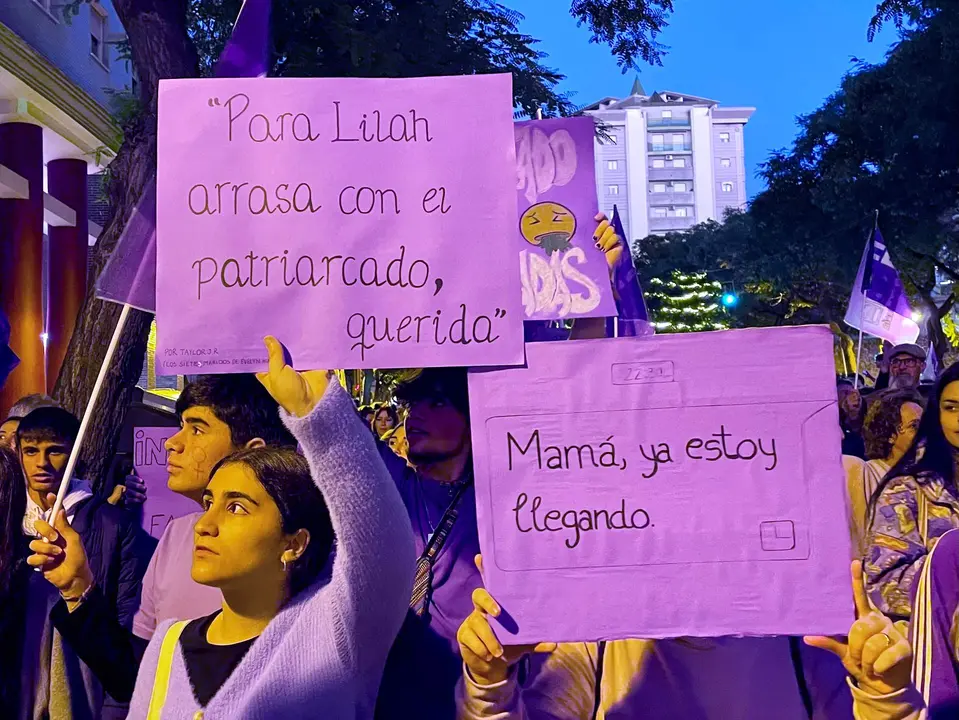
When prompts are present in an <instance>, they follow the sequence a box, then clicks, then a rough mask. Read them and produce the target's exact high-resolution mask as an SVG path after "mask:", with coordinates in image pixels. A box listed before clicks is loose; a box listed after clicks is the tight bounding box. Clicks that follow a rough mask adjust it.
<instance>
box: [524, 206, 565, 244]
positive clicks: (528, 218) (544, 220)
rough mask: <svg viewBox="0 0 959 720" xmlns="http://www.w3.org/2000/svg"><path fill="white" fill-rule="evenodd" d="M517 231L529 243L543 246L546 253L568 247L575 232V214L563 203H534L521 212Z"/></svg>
mask: <svg viewBox="0 0 959 720" xmlns="http://www.w3.org/2000/svg"><path fill="white" fill-rule="evenodd" d="M519 231H520V234H521V235H522V236H523V239H524V240H526V242H528V243H529V244H530V245H536V246H537V247H541V248H543V250H545V251H546V254H547V255H552V254H553V253H554V252H556V251H557V250H558V251H560V252H563V251H565V250H568V249H569V245H570V240H572V239H573V235H574V234H575V233H576V216H575V215H574V214H573V211H572V210H570V209H569V208H568V207H566V206H565V205H560V204H559V203H554V202H541V203H536V204H535V205H532V206H530V207H529V209H527V210H526V212H524V213H523V217H521V218H520V221H519Z"/></svg>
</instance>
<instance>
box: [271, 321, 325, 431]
mask: <svg viewBox="0 0 959 720" xmlns="http://www.w3.org/2000/svg"><path fill="white" fill-rule="evenodd" d="M263 342H264V344H265V345H266V349H267V352H268V353H269V356H270V369H269V371H268V372H261V373H257V374H256V377H257V380H259V381H260V382H261V383H262V384H263V387H265V388H266V389H267V391H268V392H269V393H270V395H271V396H272V397H273V399H274V400H276V402H277V403H278V404H279V406H280V407H281V408H283V409H284V410H286V411H287V412H288V413H290V414H291V415H294V416H296V417H306V416H307V415H309V414H310V412H311V411H312V410H313V408H314V407H316V404H317V403H318V402H319V401H320V399H321V398H322V397H323V393H325V392H326V388H327V386H328V385H329V384H330V374H329V373H328V372H327V371H325V370H311V371H308V372H297V371H296V370H294V369H293V368H292V367H291V366H290V364H289V363H288V362H287V360H286V356H285V353H284V350H283V346H282V345H281V344H280V342H279V340H277V339H276V338H275V337H272V336H269V335H268V336H267V337H265V338H264V339H263Z"/></svg>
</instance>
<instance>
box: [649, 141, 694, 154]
mask: <svg viewBox="0 0 959 720" xmlns="http://www.w3.org/2000/svg"><path fill="white" fill-rule="evenodd" d="M646 148H647V150H649V152H652V153H688V152H692V151H693V146H692V145H691V144H690V143H679V144H675V145H674V144H671V143H670V144H662V145H659V144H657V143H647V144H646Z"/></svg>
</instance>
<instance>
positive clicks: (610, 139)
mask: <svg viewBox="0 0 959 720" xmlns="http://www.w3.org/2000/svg"><path fill="white" fill-rule="evenodd" d="M583 112H585V113H586V114H588V115H591V116H592V117H594V118H595V119H596V120H597V122H598V124H599V127H600V131H599V133H598V134H597V139H596V185H597V192H598V194H599V206H600V209H601V210H602V211H603V212H605V213H606V214H607V215H609V214H610V213H612V211H613V207H614V206H615V207H616V208H617V209H618V210H619V214H620V217H621V218H622V220H623V226H624V229H625V230H626V233H627V235H628V237H629V238H630V240H631V241H633V240H637V239H641V238H644V237H646V236H648V235H656V234H663V233H667V232H681V231H683V230H688V229H689V228H691V227H692V226H693V225H696V224H698V223H701V222H705V221H707V220H719V221H721V220H722V219H723V217H724V216H725V213H726V211H727V210H729V209H739V208H742V207H744V206H745V204H746V200H747V195H746V162H745V144H744V131H745V127H746V123H748V122H749V119H750V118H751V117H752V114H753V113H754V112H755V108H748V107H728V108H727V107H722V106H720V105H719V103H717V102H716V101H714V100H707V99H706V98H701V97H695V96H691V95H683V94H681V93H676V92H654V93H652V94H650V95H648V94H647V93H646V91H645V90H644V88H643V86H642V84H641V83H640V82H639V80H636V82H635V84H634V85H633V89H632V91H631V92H630V94H629V96H628V97H626V98H623V99H617V98H605V99H603V100H600V101H599V102H597V103H594V104H593V105H590V106H588V107H586V108H585V109H584V111H583Z"/></svg>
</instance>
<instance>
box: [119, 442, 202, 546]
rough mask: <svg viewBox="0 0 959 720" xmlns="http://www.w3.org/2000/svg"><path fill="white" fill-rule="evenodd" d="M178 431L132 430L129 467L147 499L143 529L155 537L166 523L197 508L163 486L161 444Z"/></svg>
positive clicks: (163, 471) (188, 500)
mask: <svg viewBox="0 0 959 720" xmlns="http://www.w3.org/2000/svg"><path fill="white" fill-rule="evenodd" d="M177 432H178V430H177V428H175V427H138V428H133V468H134V469H135V470H136V474H137V475H138V476H139V477H140V479H141V480H142V481H143V482H144V483H146V486H147V499H146V501H145V502H144V503H143V529H144V530H146V531H147V532H148V533H150V534H151V535H152V536H153V537H155V538H159V537H160V536H161V535H163V531H164V530H166V526H167V524H169V522H170V521H171V520H173V519H174V518H178V517H183V516H184V515H189V514H190V513H193V512H196V511H197V510H199V509H200V506H199V505H197V504H196V503H195V502H193V501H192V500H190V499H188V498H185V497H183V496H182V495H177V494H176V493H175V492H173V491H172V490H170V489H169V488H168V487H167V484H166V482H167V470H166V458H167V452H166V449H165V448H164V444H165V443H166V441H167V440H169V439H170V438H171V437H173V436H174V435H176V434H177Z"/></svg>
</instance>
